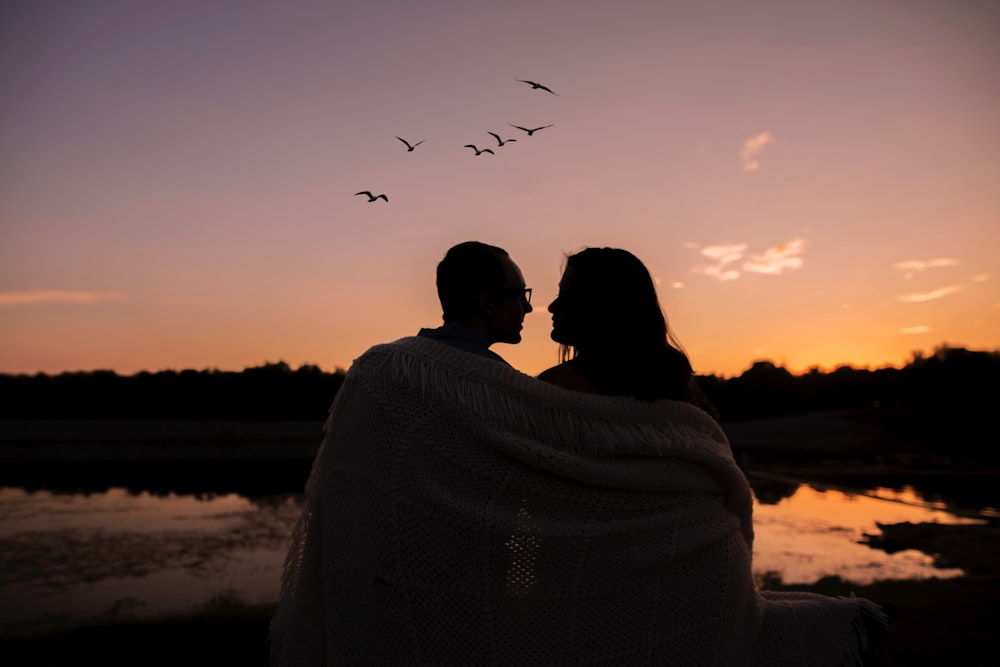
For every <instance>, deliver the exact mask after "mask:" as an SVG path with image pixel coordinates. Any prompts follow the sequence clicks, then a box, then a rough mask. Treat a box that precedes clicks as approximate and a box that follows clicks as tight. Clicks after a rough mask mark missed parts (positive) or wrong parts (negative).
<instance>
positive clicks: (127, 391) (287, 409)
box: [0, 362, 344, 421]
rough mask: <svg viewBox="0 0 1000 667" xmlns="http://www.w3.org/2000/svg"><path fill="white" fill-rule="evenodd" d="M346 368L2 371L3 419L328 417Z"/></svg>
mask: <svg viewBox="0 0 1000 667" xmlns="http://www.w3.org/2000/svg"><path fill="white" fill-rule="evenodd" d="M343 381H344V371H342V370H337V371H334V372H332V373H328V372H325V371H323V370H322V369H320V368H319V367H318V366H312V365H303V366H301V367H299V368H298V369H296V370H292V369H291V367H289V366H288V364H286V363H285V362H278V363H268V364H265V365H263V366H257V367H253V368H247V369H245V370H243V371H219V370H200V371H198V370H182V371H173V370H167V371H159V372H156V373H151V372H147V371H143V372H140V373H136V374H134V375H119V374H117V373H115V372H114V371H107V370H101V371H86V372H71V373H60V374H58V375H46V374H41V373H39V374H37V375H0V393H2V394H3V395H4V396H6V397H7V398H6V399H5V400H4V401H0V419H182V420H225V421H228V420H237V421H242V420H249V421H299V420H302V421H311V420H316V421H322V420H323V419H325V418H326V413H327V410H328V409H329V407H330V403H331V401H332V400H333V397H334V396H335V395H336V393H337V390H338V389H339V388H340V385H341V383H342V382H343Z"/></svg>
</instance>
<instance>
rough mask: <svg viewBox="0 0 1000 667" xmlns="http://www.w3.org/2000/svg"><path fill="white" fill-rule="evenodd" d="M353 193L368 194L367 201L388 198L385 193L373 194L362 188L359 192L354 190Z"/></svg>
mask: <svg viewBox="0 0 1000 667" xmlns="http://www.w3.org/2000/svg"><path fill="white" fill-rule="evenodd" d="M354 194H355V195H368V201H370V202H371V201H375V200H376V199H384V200H386V201H389V198H388V197H386V196H385V195H373V194H372V193H371V191H370V190H362V191H361V192H355V193H354Z"/></svg>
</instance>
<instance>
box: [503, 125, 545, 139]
mask: <svg viewBox="0 0 1000 667" xmlns="http://www.w3.org/2000/svg"><path fill="white" fill-rule="evenodd" d="M553 125H555V123H550V124H548V125H542V126H541V127H533V128H531V129H529V128H527V127H521V126H520V125H514V123H510V126H511V127H516V128H517V129H519V130H523V131H525V132H527V133H528V136H529V137H530V136H531V135H533V134H534V133H535V132H538V131H539V130H544V129H545V128H547V127H552V126H553Z"/></svg>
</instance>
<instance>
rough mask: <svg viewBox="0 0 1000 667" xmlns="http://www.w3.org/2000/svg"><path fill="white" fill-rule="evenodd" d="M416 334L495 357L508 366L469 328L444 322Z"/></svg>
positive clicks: (483, 339)
mask: <svg viewBox="0 0 1000 667" xmlns="http://www.w3.org/2000/svg"><path fill="white" fill-rule="evenodd" d="M417 335H418V336H422V337H424V338H432V339H434V340H436V341H440V342H442V343H444V344H445V345H451V346H452V347H457V348H458V349H460V350H465V351H466V352H472V353H474V354H479V355H482V356H484V357H489V358H490V359H495V360H496V361H501V362H503V363H505V364H507V365H508V366H509V365H510V364H508V363H507V360H506V359H504V358H503V357H501V356H500V355H499V354H497V353H496V352H494V351H492V350H491V349H490V346H489V343H488V342H487V341H486V339H485V338H483V337H482V336H480V335H479V334H478V333H476V332H475V331H472V330H471V329H466V328H465V327H462V326H458V325H456V324H445V325H444V326H440V327H437V328H436V329H427V328H424V329H421V330H420V331H418V332H417Z"/></svg>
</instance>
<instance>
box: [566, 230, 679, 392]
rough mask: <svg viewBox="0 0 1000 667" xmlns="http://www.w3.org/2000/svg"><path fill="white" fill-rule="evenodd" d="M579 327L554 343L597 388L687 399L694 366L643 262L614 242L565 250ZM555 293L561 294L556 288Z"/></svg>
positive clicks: (573, 304) (601, 390)
mask: <svg viewBox="0 0 1000 667" xmlns="http://www.w3.org/2000/svg"><path fill="white" fill-rule="evenodd" d="M565 270H566V271H570V270H572V280H573V294H572V295H566V296H567V297H569V298H572V299H573V301H572V304H571V307H572V308H573V310H574V312H575V313H576V314H577V316H578V317H577V318H576V323H577V325H578V328H579V331H577V332H576V335H577V338H576V340H575V342H574V344H573V345H562V346H561V347H560V358H561V360H563V361H566V360H568V359H576V360H577V361H576V362H575V363H578V364H579V365H580V366H581V370H582V371H583V372H584V373H585V374H586V375H587V376H588V377H589V378H590V379H591V381H592V382H594V384H595V385H596V387H597V389H598V391H600V392H601V393H603V394H610V395H615V396H632V397H635V398H640V399H645V400H653V399H659V398H670V399H674V400H689V399H691V397H692V391H693V390H694V391H696V387H693V384H694V371H693V370H692V367H691V362H690V360H689V359H688V356H687V354H686V353H685V352H684V349H683V347H682V346H681V344H680V342H679V341H678V340H677V339H676V338H675V337H674V335H673V333H672V332H671V331H670V329H669V328H668V326H667V318H666V316H665V315H664V313H663V309H662V307H661V306H660V300H659V297H658V296H657V293H656V285H655V284H654V282H653V279H652V277H651V276H650V275H649V271H648V270H647V269H646V266H645V265H644V264H643V263H642V262H641V261H640V260H639V259H638V258H637V257H636V256H635V255H633V254H632V253H630V252H628V251H627V250H622V249H620V248H585V249H583V250H581V251H580V252H577V253H575V254H572V255H569V256H567V258H566V262H565ZM560 298H563V296H562V294H560Z"/></svg>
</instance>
